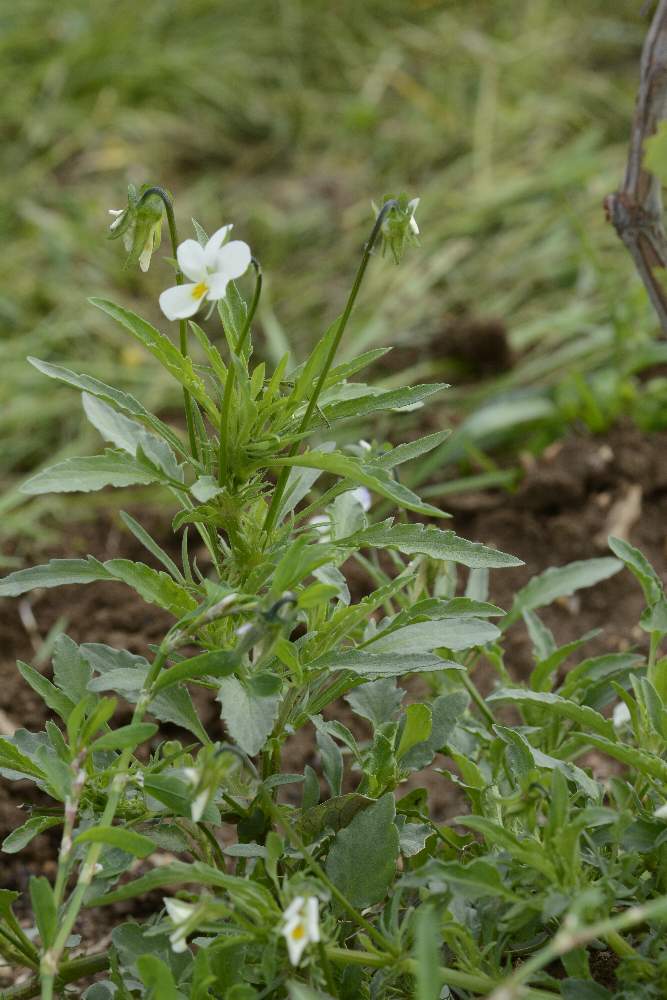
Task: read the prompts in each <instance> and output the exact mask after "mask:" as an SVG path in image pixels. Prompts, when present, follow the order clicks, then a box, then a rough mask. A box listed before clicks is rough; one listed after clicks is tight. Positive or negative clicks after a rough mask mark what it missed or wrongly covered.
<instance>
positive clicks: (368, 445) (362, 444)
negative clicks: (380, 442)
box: [359, 438, 373, 451]
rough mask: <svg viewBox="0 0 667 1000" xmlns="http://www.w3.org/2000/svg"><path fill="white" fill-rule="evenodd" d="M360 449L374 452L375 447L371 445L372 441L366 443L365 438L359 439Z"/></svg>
mask: <svg viewBox="0 0 667 1000" xmlns="http://www.w3.org/2000/svg"><path fill="white" fill-rule="evenodd" d="M359 447H360V448H362V449H363V450H364V451H372V450H373V446H372V445H371V443H370V441H366V440H364V438H360V439H359Z"/></svg>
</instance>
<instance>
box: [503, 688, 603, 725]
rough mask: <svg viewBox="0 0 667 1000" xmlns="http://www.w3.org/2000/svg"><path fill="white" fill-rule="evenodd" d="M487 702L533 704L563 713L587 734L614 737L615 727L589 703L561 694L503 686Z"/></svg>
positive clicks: (530, 706)
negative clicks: (577, 701)
mask: <svg viewBox="0 0 667 1000" xmlns="http://www.w3.org/2000/svg"><path fill="white" fill-rule="evenodd" d="M486 700H487V702H490V703H494V702H510V703H511V704H514V705H520V706H521V707H525V708H532V707H533V706H535V707H537V708H541V709H543V710H544V711H545V712H546V714H547V715H548V716H553V715H561V716H563V717H564V718H566V719H570V720H571V721H572V722H576V723H577V725H579V726H581V727H582V729H583V730H584V732H585V733H586V734H588V732H589V731H590V730H592V731H593V732H594V733H600V735H601V736H608V737H613V735H614V727H613V725H612V723H611V722H610V721H609V720H608V719H605V718H604V716H602V715H600V714H599V712H596V711H595V710H594V709H592V708H589V707H588V705H578V704H577V703H576V702H575V701H569V700H568V699H567V698H561V697H560V695H557V694H552V693H551V692H548V691H527V690H524V689H522V688H501V689H500V690H499V691H494V692H493V693H492V694H490V695H489V697H488V698H487V699H486Z"/></svg>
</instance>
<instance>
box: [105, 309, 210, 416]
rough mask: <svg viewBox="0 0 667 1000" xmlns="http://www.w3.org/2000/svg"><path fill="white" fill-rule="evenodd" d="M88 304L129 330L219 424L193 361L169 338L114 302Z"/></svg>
mask: <svg viewBox="0 0 667 1000" xmlns="http://www.w3.org/2000/svg"><path fill="white" fill-rule="evenodd" d="M89 302H90V303H91V305H94V306H96V307H97V308H98V309H101V310H102V312H105V313H107V315H109V316H111V317H112V319H115V320H116V321H117V322H118V323H120V324H121V326H124V327H125V329H126V330H129V332H130V333H131V334H132V336H133V337H135V338H136V339H137V340H138V341H139V343H140V344H143V345H144V347H145V348H146V349H147V350H148V351H150V353H151V354H152V355H153V357H154V358H157V360H158V361H159V362H160V364H161V365H162V366H163V367H164V368H166V369H167V371H168V372H169V374H170V375H172V376H173V377H174V378H175V379H176V380H177V381H178V382H180V383H181V385H183V386H184V387H185V388H186V389H188V391H189V392H190V393H192V395H193V397H194V398H195V399H196V400H197V402H198V403H200V404H201V405H202V406H203V407H204V409H205V410H206V411H207V413H208V414H209V416H210V417H211V418H212V419H213V420H214V422H215V423H216V425H217V424H218V423H219V421H220V415H219V413H218V410H217V407H216V406H215V404H214V403H213V401H212V400H211V399H210V398H209V396H208V394H207V392H206V388H205V386H204V383H203V381H202V380H201V378H200V377H199V376H198V375H197V373H196V372H195V370H194V366H193V364H192V360H191V359H190V358H189V357H185V356H184V355H182V354H181V352H180V351H179V349H178V348H177V347H176V346H175V344H172V342H171V340H170V339H169V337H165V335H164V334H163V333H161V332H160V331H159V330H157V329H156V328H155V327H154V326H152V325H151V324H150V323H148V322H146V320H145V319H142V318H141V316H137V314H136V313H133V312H131V311H130V310H129V309H123V308H122V306H117V305H116V304H115V303H114V302H109V301H108V300H107V299H98V298H91V299H89Z"/></svg>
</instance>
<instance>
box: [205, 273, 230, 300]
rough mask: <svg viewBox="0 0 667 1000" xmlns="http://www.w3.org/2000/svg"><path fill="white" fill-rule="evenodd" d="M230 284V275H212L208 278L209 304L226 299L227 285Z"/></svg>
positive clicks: (207, 296)
mask: <svg viewBox="0 0 667 1000" xmlns="http://www.w3.org/2000/svg"><path fill="white" fill-rule="evenodd" d="M228 284H229V275H227V274H221V273H220V272H218V273H217V274H211V275H209V277H208V294H207V295H206V298H207V299H208V300H209V302H216V301H217V300H218V299H224V297H225V292H226V291H227V285H228Z"/></svg>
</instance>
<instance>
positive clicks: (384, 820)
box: [326, 792, 398, 908]
mask: <svg viewBox="0 0 667 1000" xmlns="http://www.w3.org/2000/svg"><path fill="white" fill-rule="evenodd" d="M395 816H396V805H395V803H394V796H393V794H392V793H391V792H387V793H386V795H383V796H382V798H380V799H378V800H377V802H375V803H374V804H373V805H372V806H369V807H368V808H367V809H364V810H363V812H360V813H358V814H357V815H356V816H355V817H354V819H353V820H352V821H351V823H350V824H349V826H347V827H345V829H344V830H340V831H339V833H337V834H336V837H335V840H334V842H333V846H332V847H331V850H330V851H329V856H328V858H327V863H326V873H327V875H328V876H329V878H330V879H331V881H332V882H333V883H334V885H335V886H336V888H337V889H338V890H339V891H340V892H342V893H343V895H344V896H345V897H346V899H348V901H349V902H350V903H351V904H352V905H353V906H356V907H359V908H364V907H366V906H373V905H374V904H375V903H379V902H380V900H382V899H383V898H384V897H385V895H386V893H387V891H388V889H389V886H390V885H391V883H392V882H393V880H394V876H395V874H396V861H397V858H398V830H397V829H396V825H395V823H394V819H395Z"/></svg>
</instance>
